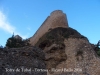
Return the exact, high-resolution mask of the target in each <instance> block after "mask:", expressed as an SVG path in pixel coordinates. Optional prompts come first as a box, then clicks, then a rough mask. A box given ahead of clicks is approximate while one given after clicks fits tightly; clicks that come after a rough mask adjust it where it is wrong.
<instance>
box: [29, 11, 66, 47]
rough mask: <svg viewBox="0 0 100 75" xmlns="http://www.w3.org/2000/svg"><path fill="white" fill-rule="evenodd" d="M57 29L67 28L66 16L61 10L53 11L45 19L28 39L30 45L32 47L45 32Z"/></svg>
mask: <svg viewBox="0 0 100 75" xmlns="http://www.w3.org/2000/svg"><path fill="white" fill-rule="evenodd" d="M57 27H64V28H67V27H68V22H67V17H66V14H65V13H63V11H61V10H55V11H53V12H52V13H51V14H50V16H48V17H47V19H46V20H45V21H44V22H43V24H42V25H41V26H40V28H39V29H38V30H37V32H36V33H35V34H34V36H32V37H31V38H30V44H31V45H33V46H34V45H35V44H36V43H37V41H38V40H39V38H41V37H42V36H43V35H44V34H45V33H46V32H48V31H49V30H51V29H54V28H57Z"/></svg>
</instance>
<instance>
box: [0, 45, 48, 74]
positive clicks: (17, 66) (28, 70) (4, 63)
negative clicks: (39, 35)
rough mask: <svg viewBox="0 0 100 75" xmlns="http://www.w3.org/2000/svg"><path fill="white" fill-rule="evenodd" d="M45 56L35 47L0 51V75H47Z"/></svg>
mask: <svg viewBox="0 0 100 75" xmlns="http://www.w3.org/2000/svg"><path fill="white" fill-rule="evenodd" d="M44 58H45V55H44V53H43V52H42V50H41V49H39V48H36V47H22V48H11V49H0V75H47V74H46V71H38V69H45V68H46V67H45V63H44Z"/></svg>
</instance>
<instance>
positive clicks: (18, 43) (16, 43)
mask: <svg viewBox="0 0 100 75" xmlns="http://www.w3.org/2000/svg"><path fill="white" fill-rule="evenodd" d="M29 45H30V44H29V40H28V39H26V40H22V38H21V37H20V36H19V35H16V36H14V34H13V35H12V37H10V38H8V40H7V42H6V47H8V48H19V47H24V46H29Z"/></svg>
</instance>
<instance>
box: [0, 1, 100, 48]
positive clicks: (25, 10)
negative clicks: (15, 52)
mask: <svg viewBox="0 0 100 75" xmlns="http://www.w3.org/2000/svg"><path fill="white" fill-rule="evenodd" d="M54 10H62V11H63V12H64V13H66V15H67V19H68V23H69V26H70V27H72V28H74V29H76V30H77V31H79V32H80V33H81V34H82V35H84V36H86V37H87V38H88V39H89V41H90V42H91V43H94V44H95V43H97V42H98V40H100V0H0V44H1V45H3V46H5V44H6V41H7V39H8V38H9V37H11V36H12V34H13V32H14V33H15V34H19V35H20V36H22V37H23V38H29V37H31V36H33V35H34V33H35V32H36V30H37V29H38V28H39V27H40V26H41V24H42V23H43V22H44V20H45V19H46V18H47V16H49V15H50V13H51V12H52V11H54Z"/></svg>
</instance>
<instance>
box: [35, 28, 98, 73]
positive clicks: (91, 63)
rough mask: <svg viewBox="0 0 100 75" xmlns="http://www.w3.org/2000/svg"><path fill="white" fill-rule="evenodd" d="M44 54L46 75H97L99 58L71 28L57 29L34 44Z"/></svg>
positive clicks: (89, 45)
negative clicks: (47, 70) (48, 70)
mask: <svg viewBox="0 0 100 75" xmlns="http://www.w3.org/2000/svg"><path fill="white" fill-rule="evenodd" d="M35 46H37V47H39V48H41V49H43V51H44V53H45V63H46V68H47V69H51V70H52V69H53V68H55V69H56V70H58V69H63V70H62V71H60V70H59V71H54V69H53V71H50V72H48V74H47V75H72V74H73V75H99V74H100V58H99V57H98V56H97V55H96V53H95V52H94V50H93V47H92V46H91V44H90V43H89V41H88V39H87V38H86V37H84V36H83V35H81V34H80V33H79V32H77V31H76V30H74V29H72V28H62V27H58V28H55V29H52V30H51V31H49V32H47V33H46V34H45V35H43V36H42V37H41V38H40V40H39V41H38V42H37V43H36V45H35Z"/></svg>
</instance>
